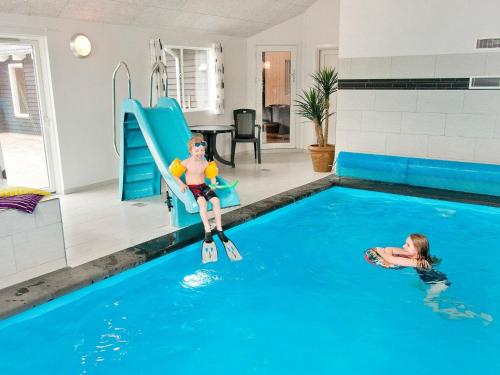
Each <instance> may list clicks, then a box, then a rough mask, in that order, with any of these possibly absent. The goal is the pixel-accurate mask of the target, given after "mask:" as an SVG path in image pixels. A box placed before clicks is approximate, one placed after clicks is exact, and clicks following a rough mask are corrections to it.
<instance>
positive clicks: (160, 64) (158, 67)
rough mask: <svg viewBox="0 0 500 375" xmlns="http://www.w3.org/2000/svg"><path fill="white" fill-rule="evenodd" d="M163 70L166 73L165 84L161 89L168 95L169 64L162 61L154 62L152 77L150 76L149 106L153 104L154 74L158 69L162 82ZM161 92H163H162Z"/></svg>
mask: <svg viewBox="0 0 500 375" xmlns="http://www.w3.org/2000/svg"><path fill="white" fill-rule="evenodd" d="M162 70H163V74H164V75H165V86H163V85H161V89H162V90H163V93H164V94H165V96H166V95H167V90H168V74H167V66H166V65H165V64H164V63H163V62H162V61H157V62H155V63H154V65H153V68H152V70H151V77H150V78H149V106H150V107H152V106H153V76H154V74H155V73H156V72H157V71H158V73H160V83H161V79H162V75H161V73H162V72H161V71H162ZM160 94H161V93H160Z"/></svg>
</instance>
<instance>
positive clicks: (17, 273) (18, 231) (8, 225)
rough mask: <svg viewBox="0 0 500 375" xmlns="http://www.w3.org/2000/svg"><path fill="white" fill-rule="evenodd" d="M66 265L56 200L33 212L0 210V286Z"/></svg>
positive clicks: (44, 202) (59, 212) (60, 220)
mask: <svg viewBox="0 0 500 375" xmlns="http://www.w3.org/2000/svg"><path fill="white" fill-rule="evenodd" d="M65 266H66V254H65V249H64V238H63V228H62V219H61V210H60V206H59V199H57V198H54V199H48V200H43V201H41V202H40V203H39V204H38V206H37V208H36V209H35V212H34V213H33V214H26V213H24V212H20V211H16V210H0V288H5V287H7V286H9V285H12V284H15V283H19V282H21V281H24V280H26V279H30V278H33V277H36V276H39V275H41V274H44V273H47V272H52V271H55V270H56V269H59V268H62V267H65Z"/></svg>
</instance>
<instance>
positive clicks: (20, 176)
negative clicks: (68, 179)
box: [0, 39, 55, 191]
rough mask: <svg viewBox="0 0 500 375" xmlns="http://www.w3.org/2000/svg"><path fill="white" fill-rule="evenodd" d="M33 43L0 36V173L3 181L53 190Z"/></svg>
mask: <svg viewBox="0 0 500 375" xmlns="http://www.w3.org/2000/svg"><path fill="white" fill-rule="evenodd" d="M34 47H35V46H34V45H32V44H30V43H23V42H12V41H10V42H7V41H6V42H2V40H1V39H0V87H1V88H2V90H1V91H0V96H1V100H2V103H3V104H2V112H1V116H0V152H1V154H2V155H1V156H0V164H1V165H0V172H1V173H2V177H3V181H2V183H3V184H8V185H11V186H14V185H21V186H29V187H35V188H44V189H49V190H51V191H54V190H55V188H54V184H53V183H52V181H51V173H49V166H48V163H47V151H46V144H47V143H46V140H45V134H44V133H45V132H44V126H43V116H42V115H41V113H42V111H41V102H40V93H39V90H38V75H37V57H36V56H37V54H36V49H35V48H34Z"/></svg>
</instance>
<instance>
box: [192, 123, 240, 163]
mask: <svg viewBox="0 0 500 375" xmlns="http://www.w3.org/2000/svg"><path fill="white" fill-rule="evenodd" d="M189 128H190V129H191V132H193V133H199V134H202V135H203V138H205V140H206V142H207V150H206V157H207V160H208V161H212V160H214V159H215V160H217V161H219V162H221V163H222V164H226V165H230V166H232V167H234V165H233V164H232V163H231V162H230V161H227V160H225V159H223V158H222V156H220V155H219V153H218V152H217V134H222V133H231V137H232V136H233V135H232V133H233V132H234V126H231V125H192V126H190V127H189Z"/></svg>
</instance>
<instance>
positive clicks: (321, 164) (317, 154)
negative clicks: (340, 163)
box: [308, 145, 335, 172]
mask: <svg viewBox="0 0 500 375" xmlns="http://www.w3.org/2000/svg"><path fill="white" fill-rule="evenodd" d="M308 148H309V152H310V153H311V159H312V163H313V169H314V172H331V171H332V166H333V158H334V157H335V145H327V146H325V147H319V146H318V145H310V146H309V147H308Z"/></svg>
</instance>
